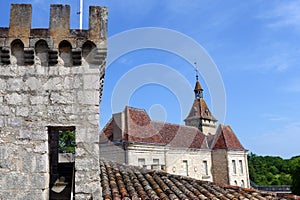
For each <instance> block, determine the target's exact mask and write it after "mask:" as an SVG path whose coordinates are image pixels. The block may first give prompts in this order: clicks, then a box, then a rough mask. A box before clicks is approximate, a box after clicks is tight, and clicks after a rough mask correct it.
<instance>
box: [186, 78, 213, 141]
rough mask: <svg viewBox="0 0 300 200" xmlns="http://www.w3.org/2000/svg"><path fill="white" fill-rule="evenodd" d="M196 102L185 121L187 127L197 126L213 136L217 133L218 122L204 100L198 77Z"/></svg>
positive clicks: (195, 90) (195, 91)
mask: <svg viewBox="0 0 300 200" xmlns="http://www.w3.org/2000/svg"><path fill="white" fill-rule="evenodd" d="M194 93H195V100H194V103H193V105H192V108H191V110H190V112H189V115H188V116H187V118H186V119H185V120H184V122H185V125H186V126H195V127H197V128H198V129H199V130H200V131H201V132H203V133H204V134H205V135H213V134H215V132H216V124H217V120H216V118H215V117H214V116H213V115H212V113H211V112H210V110H209V108H208V106H207V104H206V102H205V100H204V98H203V89H202V87H201V85H200V83H199V81H198V75H196V85H195V89H194Z"/></svg>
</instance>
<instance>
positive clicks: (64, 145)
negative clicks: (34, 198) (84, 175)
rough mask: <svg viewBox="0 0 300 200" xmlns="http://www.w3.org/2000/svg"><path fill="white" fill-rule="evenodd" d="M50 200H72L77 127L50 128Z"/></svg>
mask: <svg viewBox="0 0 300 200" xmlns="http://www.w3.org/2000/svg"><path fill="white" fill-rule="evenodd" d="M48 143H49V145H48V146H49V161H50V182H49V188H50V192H49V193H50V194H49V196H50V200H52V199H70V198H71V196H72V194H74V189H75V184H74V182H75V168H74V167H75V166H74V165H75V160H74V154H75V146H76V143H75V127H73V126H71V127H48Z"/></svg>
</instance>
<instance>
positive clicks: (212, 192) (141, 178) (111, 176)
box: [100, 161, 278, 200]
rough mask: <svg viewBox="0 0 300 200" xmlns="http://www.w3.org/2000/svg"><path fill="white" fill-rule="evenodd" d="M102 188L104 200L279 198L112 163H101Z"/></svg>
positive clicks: (268, 194)
mask: <svg viewBox="0 0 300 200" xmlns="http://www.w3.org/2000/svg"><path fill="white" fill-rule="evenodd" d="M100 170H101V186H102V195H103V199H104V200H111V199H113V200H121V199H124V200H129V199H136V200H138V199H142V200H146V199H149V200H150V199H153V200H158V199H171V200H174V199H176V200H177V199H178V200H179V199H185V200H189V199H194V200H196V199H201V200H204V199H207V200H209V199H213V200H218V199H221V200H229V199H236V200H238V199H253V200H268V199H278V198H276V196H275V194H273V193H264V192H260V191H257V190H254V189H246V188H239V187H233V186H221V185H217V184H214V183H211V182H207V181H200V180H196V179H193V178H189V177H184V176H179V175H172V174H168V173H166V172H164V171H154V170H147V169H144V168H139V167H133V166H127V165H123V164H119V163H115V162H110V161H100Z"/></svg>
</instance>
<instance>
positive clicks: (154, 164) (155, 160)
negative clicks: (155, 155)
mask: <svg viewBox="0 0 300 200" xmlns="http://www.w3.org/2000/svg"><path fill="white" fill-rule="evenodd" d="M151 169H155V170H159V159H153V164H152V165H151Z"/></svg>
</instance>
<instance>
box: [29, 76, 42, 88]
mask: <svg viewBox="0 0 300 200" xmlns="http://www.w3.org/2000/svg"><path fill="white" fill-rule="evenodd" d="M26 85H27V87H28V88H29V90H38V89H40V88H41V81H40V80H39V79H37V78H36V77H29V78H28V79H27V80H26Z"/></svg>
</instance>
